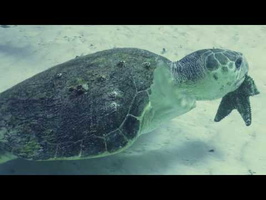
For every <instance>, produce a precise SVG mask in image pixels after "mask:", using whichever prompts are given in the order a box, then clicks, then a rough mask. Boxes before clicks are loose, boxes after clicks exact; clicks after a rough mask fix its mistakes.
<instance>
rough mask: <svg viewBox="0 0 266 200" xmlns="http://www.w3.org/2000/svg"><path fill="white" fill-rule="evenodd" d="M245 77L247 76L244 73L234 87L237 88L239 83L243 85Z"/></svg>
mask: <svg viewBox="0 0 266 200" xmlns="http://www.w3.org/2000/svg"><path fill="white" fill-rule="evenodd" d="M246 76H247V73H245V75H244V76H242V77H241V78H240V79H239V80H237V81H236V83H235V85H236V86H239V85H240V84H241V83H243V81H244V80H245V78H246Z"/></svg>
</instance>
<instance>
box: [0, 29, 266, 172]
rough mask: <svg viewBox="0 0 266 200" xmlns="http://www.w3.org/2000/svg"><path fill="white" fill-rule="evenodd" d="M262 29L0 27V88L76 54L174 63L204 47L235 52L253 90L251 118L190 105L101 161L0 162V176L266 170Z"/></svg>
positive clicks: (206, 104) (205, 104) (208, 104)
mask: <svg viewBox="0 0 266 200" xmlns="http://www.w3.org/2000/svg"><path fill="white" fill-rule="evenodd" d="M265 36H266V26H257V25H256V26H243V25H239V26H236V25H230V26H224V25H219V26H218V25H216V26H202V25H190V26H188V25H182V26H181V25H176V26H168V25H167V26H165V25H160V26H159V25H158V26H146V25H145V26H144V25H141V26H132V25H131V26H125V25H119V26H103V25H102V26H85V25H84V26H83V25H82V26H70V25H67V26H66V25H64V26H51V25H49V26H48V25H46V26H10V27H9V28H1V27H0V62H1V65H0V92H2V91H4V90H6V89H8V88H10V87H11V86H13V85H15V84H17V83H19V82H21V81H22V80H25V79H26V78H29V77H31V76H33V75H34V74H36V73H39V72H41V71H43V70H45V69H47V68H50V67H52V66H54V65H56V64H60V63H62V62H65V61H67V60H70V59H73V58H75V57H76V56H80V55H86V54H90V53H94V52H97V51H100V50H105V49H110V48H115V47H137V48H142V49H146V50H149V51H152V52H154V53H157V54H160V55H162V49H163V48H165V50H166V52H165V53H164V54H163V56H165V57H167V58H169V59H171V60H173V61H174V60H179V59H181V58H182V57H184V56H185V55H187V54H189V53H191V52H193V51H196V50H199V49H204V48H213V47H216V48H226V49H232V50H235V51H240V52H242V53H243V54H244V55H245V56H246V58H247V60H248V62H249V65H250V69H249V75H250V76H251V77H253V78H254V80H255V82H256V85H257V87H258V89H259V91H260V92H261V93H260V95H257V96H254V97H251V104H252V113H253V122H252V125H251V126H249V127H246V126H245V124H244V122H243V121H242V119H241V117H240V115H239V114H238V113H237V111H235V110H234V111H233V112H232V113H231V115H230V116H229V117H227V118H225V119H224V120H222V121H221V122H219V123H216V122H214V121H213V119H214V116H215V114H216V111H217V108H218V105H219V103H220V99H219V100H214V101H202V102H197V107H196V108H195V109H193V110H192V111H190V112H189V113H187V114H185V115H182V116H179V117H178V118H176V119H173V120H172V121H169V123H167V124H165V125H164V126H162V127H161V128H159V129H157V130H156V131H153V132H152V133H149V134H146V135H143V136H141V137H140V138H139V139H138V140H137V141H136V143H135V144H134V145H133V146H131V147H130V148H129V149H127V150H126V151H124V152H122V153H120V154H116V155H113V156H109V157H104V158H96V159H89V160H77V161H48V162H34V161H25V160H21V159H17V160H13V161H9V162H7V163H4V164H0V174H129V175H131V174H171V175H172V174H190V175H195V174H196V175H197V174H218V175H220V174H228V175H232V174H254V175H256V174H266V122H265V115H266V109H265V105H263V104H265V103H266V95H265V92H266V70H265V63H266V37H265Z"/></svg>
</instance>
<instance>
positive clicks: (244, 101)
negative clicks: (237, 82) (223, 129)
mask: <svg viewBox="0 0 266 200" xmlns="http://www.w3.org/2000/svg"><path fill="white" fill-rule="evenodd" d="M257 94H259V91H258V89H257V87H256V85H255V82H254V80H253V79H252V78H251V77H249V76H248V75H246V77H245V80H244V82H243V83H242V84H241V86H240V87H239V88H238V89H237V90H235V91H233V92H230V93H228V94H227V95H225V96H224V97H223V98H222V101H221V103H220V105H219V108H218V111H217V113H216V116H215V119H214V121H215V122H219V121H221V120H222V119H223V118H225V117H226V116H228V115H229V114H230V113H231V112H232V110H233V109H237V111H238V112H239V113H240V115H241V116H242V118H243V120H244V122H245V124H246V125H247V126H249V125H250V124H251V107H250V101H249V97H250V96H254V95H257Z"/></svg>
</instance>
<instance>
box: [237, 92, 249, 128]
mask: <svg viewBox="0 0 266 200" xmlns="http://www.w3.org/2000/svg"><path fill="white" fill-rule="evenodd" d="M236 109H237V111H238V112H239V113H240V115H241V117H242V118H243V120H244V122H245V124H246V125H247V126H249V125H250V124H251V107H250V101H249V96H243V95H241V96H237V99H236Z"/></svg>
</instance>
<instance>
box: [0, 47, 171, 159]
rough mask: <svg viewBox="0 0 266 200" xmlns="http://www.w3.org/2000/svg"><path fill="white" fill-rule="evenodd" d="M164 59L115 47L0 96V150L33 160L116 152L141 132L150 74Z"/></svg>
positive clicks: (64, 66)
mask: <svg viewBox="0 0 266 200" xmlns="http://www.w3.org/2000/svg"><path fill="white" fill-rule="evenodd" d="M159 60H161V61H162V62H170V61H169V60H168V59H166V58H164V57H161V56H159V55H156V54H154V53H151V52H149V51H146V50H141V49H135V48H117V49H111V50H105V51H101V52H97V53H94V54H90V55H87V56H82V57H77V58H75V59H73V60H70V61H68V62H65V63H63V64H60V65H57V66H54V67H52V68H49V69H48V70H46V71H44V72H41V73H39V74H37V75H35V76H33V77H31V78H29V79H27V80H25V81H23V82H21V83H19V84H17V85H15V86H14V87H12V88H10V89H8V90H6V91H5V92H3V93H1V94H0V147H1V148H2V150H4V151H7V152H12V153H13V154H14V155H15V156H17V157H21V158H25V159H31V160H47V159H58V158H83V157H84V158H87V157H95V156H99V155H104V154H110V153H114V152H118V151H119V150H120V149H123V147H125V146H127V145H128V144H129V143H130V142H131V141H133V140H134V139H135V138H136V137H137V136H138V134H139V132H140V130H139V129H140V124H141V117H140V116H141V115H142V113H143V110H144V108H145V106H146V105H147V104H148V102H149V93H150V90H149V88H150V86H151V84H152V81H153V71H154V69H155V68H156V66H157V65H158V64H157V63H158V61H159Z"/></svg>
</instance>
